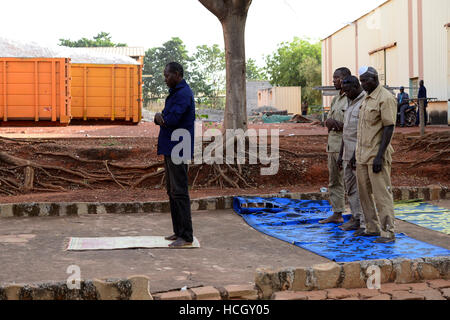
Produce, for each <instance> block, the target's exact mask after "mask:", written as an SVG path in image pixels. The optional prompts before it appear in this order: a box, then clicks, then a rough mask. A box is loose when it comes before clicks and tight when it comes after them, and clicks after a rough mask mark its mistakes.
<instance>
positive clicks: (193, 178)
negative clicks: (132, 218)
mask: <svg viewBox="0 0 450 320" xmlns="http://www.w3.org/2000/svg"><path fill="white" fill-rule="evenodd" d="M449 139H450V131H443V132H435V133H432V134H429V135H427V136H425V137H424V138H422V139H420V138H418V137H414V136H408V135H403V134H396V135H395V138H394V141H393V146H394V149H395V150H396V152H395V153H394V157H393V169H392V183H393V185H395V186H406V185H408V186H423V185H429V184H440V185H443V186H448V185H449V183H450V159H449V148H450V142H449ZM326 143H327V136H325V135H316V136H306V135H304V136H292V137H291V136H281V137H280V166H279V171H278V173H277V174H276V175H274V176H264V175H261V168H264V167H268V165H248V164H246V165H240V166H237V165H231V166H229V165H226V164H224V165H221V166H215V165H192V166H190V170H189V182H190V186H191V192H199V193H202V192H203V193H211V192H212V193H214V194H221V193H226V192H233V191H238V190H241V191H242V190H249V191H255V190H256V191H257V190H260V192H263V193H264V192H266V191H268V190H276V191H279V190H281V189H286V188H287V189H290V190H291V191H293V190H295V192H299V191H303V190H304V191H311V190H319V189H320V187H324V186H327V185H328V169H327V154H326V152H325V150H326ZM156 144H157V139H156V138H155V137H149V138H146V137H133V138H95V139H94V138H90V139H70V140H67V139H42V140H18V139H8V138H0V147H1V150H2V151H1V152H0V194H3V195H4V196H2V197H0V202H7V201H9V200H8V197H11V196H13V195H15V196H21V195H27V197H28V198H30V197H31V198H32V196H33V194H35V195H36V197H37V196H38V194H39V197H43V194H47V193H50V194H58V195H61V194H70V193H73V192H76V195H75V194H74V197H76V198H77V200H78V201H79V198H80V195H79V193H80V192H86V194H87V193H89V192H91V193H92V195H93V196H94V195H95V198H96V199H97V193H98V195H102V199H103V198H104V199H109V200H112V199H116V198H117V197H120V196H121V195H123V196H124V197H127V196H126V195H129V196H130V197H133V196H134V195H143V193H145V192H146V191H151V190H154V192H156V193H158V194H159V193H161V195H162V196H164V193H165V190H164V185H165V182H164V181H165V180H164V179H165V174H164V165H163V161H162V160H163V159H162V158H161V157H159V156H157V155H156ZM269 150H270V149H269ZM152 192H153V191H152ZM270 192H272V191H270ZM152 195H153V193H152ZM65 198H67V197H65ZM68 198H70V196H68ZM116 200H117V199H116ZM105 201H106V200H105Z"/></svg>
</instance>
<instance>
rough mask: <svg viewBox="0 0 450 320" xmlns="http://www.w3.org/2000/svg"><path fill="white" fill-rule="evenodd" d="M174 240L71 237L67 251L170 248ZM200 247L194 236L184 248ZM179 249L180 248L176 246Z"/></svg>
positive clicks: (162, 238)
mask: <svg viewBox="0 0 450 320" xmlns="http://www.w3.org/2000/svg"><path fill="white" fill-rule="evenodd" d="M172 242H173V241H169V240H165V239H164V237H101V238H70V239H69V243H68V245H67V248H66V250H67V251H93V250H120V249H140V248H142V249H160V248H166V249H167V248H169V244H171V243H172ZM195 248H200V243H199V242H198V239H197V238H195V237H194V242H193V243H192V245H191V246H186V247H183V249H195ZM176 249H179V248H176Z"/></svg>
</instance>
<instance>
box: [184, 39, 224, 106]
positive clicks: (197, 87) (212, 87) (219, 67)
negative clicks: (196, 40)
mask: <svg viewBox="0 0 450 320" xmlns="http://www.w3.org/2000/svg"><path fill="white" fill-rule="evenodd" d="M193 58H194V60H193V62H192V70H195V72H193V74H192V76H195V77H196V81H194V82H193V84H192V87H193V91H195V92H196V94H197V95H198V96H203V101H201V100H202V99H200V101H199V102H203V103H205V104H207V105H211V106H212V107H213V108H215V109H217V108H219V107H221V102H220V98H219V96H220V95H221V94H222V93H224V92H225V52H224V51H223V50H221V49H220V47H219V45H217V44H214V45H212V46H207V45H202V46H198V47H197V51H196V52H195V54H194V57H193ZM192 80H194V79H192V77H191V81H192ZM199 98H200V97H199Z"/></svg>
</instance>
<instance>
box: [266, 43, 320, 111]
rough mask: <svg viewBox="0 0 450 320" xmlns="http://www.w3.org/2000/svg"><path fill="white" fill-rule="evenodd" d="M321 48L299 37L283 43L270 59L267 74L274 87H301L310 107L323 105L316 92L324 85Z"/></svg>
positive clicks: (267, 62)
mask: <svg viewBox="0 0 450 320" xmlns="http://www.w3.org/2000/svg"><path fill="white" fill-rule="evenodd" d="M321 54H322V49H321V44H320V42H318V43H311V42H309V41H308V40H304V39H300V38H298V37H295V38H294V40H293V41H292V42H283V43H281V44H280V45H279V46H278V49H277V51H276V52H274V53H273V54H271V55H269V56H267V57H266V64H267V65H266V68H265V69H266V72H267V74H268V75H269V79H270V82H271V84H272V85H274V86H301V87H302V91H303V93H302V96H303V97H304V98H305V99H306V100H308V102H309V103H310V104H320V98H321V96H320V93H319V92H318V91H317V92H316V91H314V90H312V88H313V87H315V86H319V85H320V84H321V76H322V71H321V59H322V58H321Z"/></svg>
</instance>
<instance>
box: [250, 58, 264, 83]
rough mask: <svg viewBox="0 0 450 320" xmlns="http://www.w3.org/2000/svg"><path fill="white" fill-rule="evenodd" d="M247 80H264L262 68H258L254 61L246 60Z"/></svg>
mask: <svg viewBox="0 0 450 320" xmlns="http://www.w3.org/2000/svg"><path fill="white" fill-rule="evenodd" d="M246 68H247V69H246V73H247V80H266V79H267V75H266V73H265V72H264V69H263V68H260V67H258V66H257V64H256V60H254V59H251V58H250V59H248V60H247V63H246Z"/></svg>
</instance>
